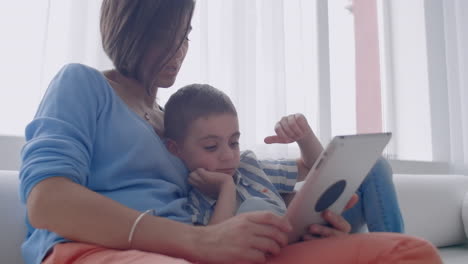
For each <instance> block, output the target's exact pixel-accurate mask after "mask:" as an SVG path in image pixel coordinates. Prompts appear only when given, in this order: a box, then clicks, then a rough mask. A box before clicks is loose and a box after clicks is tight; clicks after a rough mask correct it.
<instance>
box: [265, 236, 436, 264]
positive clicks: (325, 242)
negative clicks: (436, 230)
mask: <svg viewBox="0 0 468 264" xmlns="http://www.w3.org/2000/svg"><path fill="white" fill-rule="evenodd" d="M267 263H268V264H283V263H284V264H286V263H294V264H309V263H323V264H327V263H330V264H331V263H347V264H358V263H359V264H374V263H379V264H442V260H441V258H440V256H439V254H438V252H437V250H436V248H435V247H434V246H432V245H431V244H430V243H429V242H427V241H425V240H422V239H419V238H416V237H412V236H408V235H403V234H396V233H367V234H353V235H349V236H340V237H332V238H325V239H315V240H311V241H306V242H301V243H296V244H292V245H289V246H287V247H285V248H283V249H281V253H280V254H279V255H278V256H276V257H274V258H272V259H270V260H269V261H267Z"/></svg>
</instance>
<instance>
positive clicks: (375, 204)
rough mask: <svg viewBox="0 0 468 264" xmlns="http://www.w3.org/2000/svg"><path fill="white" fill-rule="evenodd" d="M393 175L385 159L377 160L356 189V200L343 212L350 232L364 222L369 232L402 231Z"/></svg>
mask: <svg viewBox="0 0 468 264" xmlns="http://www.w3.org/2000/svg"><path fill="white" fill-rule="evenodd" d="M392 177H393V172H392V169H391V167H390V165H389V164H388V161H387V160H386V159H384V158H380V159H379V160H377V162H376V164H375V165H374V167H373V168H372V169H371V171H370V172H369V174H368V175H367V177H366V179H365V180H364V182H363V183H362V184H361V186H360V187H359V189H358V191H357V193H356V194H357V195H358V196H359V202H358V203H357V204H356V205H355V206H354V207H353V208H351V209H349V210H347V211H345V212H344V213H343V217H344V218H345V219H346V220H347V221H348V222H349V223H350V224H351V227H352V229H351V232H352V233H356V232H359V231H361V230H362V228H363V227H364V226H365V225H366V224H367V229H368V230H369V231H370V232H397V233H403V232H404V223H403V218H402V216H401V212H400V207H399V205H398V199H397V196H396V192H395V186H394V185H393V179H392Z"/></svg>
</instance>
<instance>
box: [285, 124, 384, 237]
mask: <svg viewBox="0 0 468 264" xmlns="http://www.w3.org/2000/svg"><path fill="white" fill-rule="evenodd" d="M391 136H392V135H391V133H376V134H359V135H346V136H336V137H334V138H333V139H332V141H331V142H330V143H329V144H328V146H327V147H326V148H325V149H324V151H323V152H322V153H321V154H320V156H319V157H318V158H317V161H316V162H315V164H314V166H313V167H312V169H311V170H310V171H309V174H308V175H307V178H306V180H305V182H304V184H303V185H302V187H301V189H300V190H299V191H298V193H297V194H296V195H295V197H294V198H293V200H292V201H291V203H290V204H289V206H288V210H287V212H286V217H288V219H289V221H290V222H291V224H292V226H293V231H292V232H291V233H290V234H289V243H292V242H296V241H298V240H299V239H300V237H301V236H302V235H304V234H305V233H306V229H307V228H308V227H309V226H310V225H311V224H326V222H325V220H324V219H323V218H322V217H321V213H322V212H323V211H324V210H326V209H328V210H331V211H333V212H335V213H337V214H341V213H342V212H343V209H344V207H345V206H346V204H347V203H348V201H349V200H350V199H351V196H352V195H353V194H354V193H355V192H356V191H357V189H358V188H359V186H360V185H361V183H362V181H363V180H364V179H365V177H366V175H367V174H368V173H369V171H370V170H371V168H372V167H373V166H374V164H375V162H376V161H377V160H378V159H379V157H380V156H381V154H382V151H383V149H384V148H385V146H386V145H387V143H388V142H389V141H390V138H391Z"/></svg>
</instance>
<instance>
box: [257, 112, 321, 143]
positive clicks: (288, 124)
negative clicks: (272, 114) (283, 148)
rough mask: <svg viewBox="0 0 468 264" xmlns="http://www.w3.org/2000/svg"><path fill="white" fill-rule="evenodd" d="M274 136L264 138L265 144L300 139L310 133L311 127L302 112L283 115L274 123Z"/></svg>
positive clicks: (290, 141)
mask: <svg viewBox="0 0 468 264" xmlns="http://www.w3.org/2000/svg"><path fill="white" fill-rule="evenodd" d="M275 132H276V135H275V136H269V137H266V138H265V140H264V141H265V143H266V144H272V143H282V144H288V143H292V142H295V141H300V140H301V139H303V138H305V137H306V136H309V135H311V134H312V129H311V128H310V126H309V123H308V122H307V119H306V118H305V116H304V115H303V114H292V115H288V116H284V117H283V118H281V120H280V121H278V122H277V123H276V125H275Z"/></svg>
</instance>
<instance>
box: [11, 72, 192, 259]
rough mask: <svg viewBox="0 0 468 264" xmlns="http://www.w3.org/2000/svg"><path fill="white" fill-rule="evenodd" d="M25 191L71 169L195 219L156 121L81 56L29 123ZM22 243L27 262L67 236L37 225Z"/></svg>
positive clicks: (121, 198)
mask: <svg viewBox="0 0 468 264" xmlns="http://www.w3.org/2000/svg"><path fill="white" fill-rule="evenodd" d="M26 139H27V144H26V145H25V147H24V148H23V151H22V159H23V164H22V167H21V171H20V182H21V184H20V195H21V199H22V201H23V202H25V201H26V199H27V197H28V195H29V193H30V191H31V189H32V188H33V187H34V186H35V185H36V184H37V183H38V182H40V181H42V180H44V179H46V178H48V177H53V176H63V177H67V178H69V179H70V180H72V181H73V182H76V183H78V184H81V185H83V186H85V187H87V188H89V189H91V190H93V191H95V192H98V193H100V194H102V195H104V196H107V197H109V198H111V199H113V200H115V201H117V202H119V203H121V204H123V205H125V206H127V207H130V208H133V209H135V210H138V211H145V210H147V209H155V210H156V213H155V215H158V216H162V217H167V218H170V219H173V220H176V221H180V222H185V223H191V215H190V214H189V213H188V211H187V196H188V191H189V190H188V189H189V188H188V183H187V175H188V171H187V169H186V168H185V167H184V165H183V163H182V162H181V161H180V160H179V159H178V158H176V157H174V156H172V155H171V154H170V153H169V152H168V151H167V149H166V147H165V146H164V143H163V141H162V140H161V139H160V138H159V137H158V135H157V134H156V133H155V131H154V130H153V128H152V127H151V126H150V125H149V124H148V123H147V122H146V121H145V120H143V119H142V118H140V116H138V115H137V114H136V113H135V112H133V111H132V110H130V108H128V106H127V105H126V104H125V103H124V102H123V101H122V100H121V98H120V97H119V96H118V95H117V94H116V93H115V92H114V90H113V89H112V87H111V86H110V85H109V83H108V82H107V80H106V79H105V78H104V76H103V75H102V73H100V72H99V71H97V70H95V69H92V68H89V67H87V66H84V65H80V64H69V65H67V66H65V67H64V68H63V69H62V70H61V71H60V72H59V73H58V74H57V75H56V76H55V78H54V79H53V80H52V82H51V84H50V86H49V88H48V90H47V92H46V94H45V95H44V98H43V100H42V102H41V104H40V106H39V108H38V111H37V113H36V116H35V118H34V120H33V121H32V122H31V123H30V124H29V125H28V126H27V128H26ZM26 224H27V227H28V234H27V237H26V240H25V242H24V243H23V246H22V252H23V257H24V259H25V262H26V263H27V264H37V263H40V262H41V260H42V259H43V257H44V256H45V254H46V253H47V251H48V250H49V249H51V248H52V247H53V245H55V244H56V243H58V242H63V241H65V239H64V238H62V237H60V236H59V235H57V234H55V233H52V232H49V231H47V230H39V229H35V228H33V227H32V226H31V225H30V224H29V222H28V220H27V219H26Z"/></svg>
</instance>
